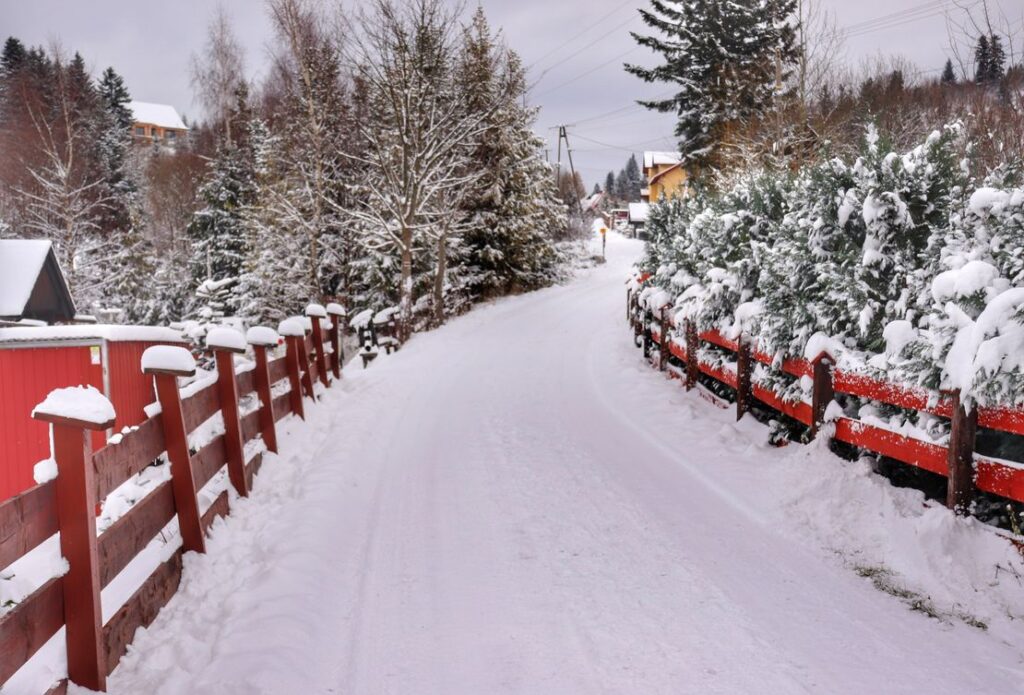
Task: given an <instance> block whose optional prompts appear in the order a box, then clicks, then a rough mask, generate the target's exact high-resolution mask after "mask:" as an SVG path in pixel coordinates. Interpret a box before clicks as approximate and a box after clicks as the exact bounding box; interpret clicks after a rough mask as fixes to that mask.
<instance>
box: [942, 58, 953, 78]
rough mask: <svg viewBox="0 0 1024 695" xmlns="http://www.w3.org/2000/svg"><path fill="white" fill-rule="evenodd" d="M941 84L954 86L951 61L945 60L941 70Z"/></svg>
mask: <svg viewBox="0 0 1024 695" xmlns="http://www.w3.org/2000/svg"><path fill="white" fill-rule="evenodd" d="M942 83H943V84H956V73H955V72H953V61H952V60H951V59H949V58H947V59H946V65H945V67H944V68H942Z"/></svg>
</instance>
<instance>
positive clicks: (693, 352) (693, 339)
mask: <svg viewBox="0 0 1024 695" xmlns="http://www.w3.org/2000/svg"><path fill="white" fill-rule="evenodd" d="M683 325H684V326H685V329H684V330H685V331H686V390H687V391H689V390H690V389H692V388H693V387H694V386H696V385H697V377H698V376H699V374H700V365H699V363H698V362H697V324H695V323H694V322H693V321H692V320H691V319H686V321H685V322H684V324H683Z"/></svg>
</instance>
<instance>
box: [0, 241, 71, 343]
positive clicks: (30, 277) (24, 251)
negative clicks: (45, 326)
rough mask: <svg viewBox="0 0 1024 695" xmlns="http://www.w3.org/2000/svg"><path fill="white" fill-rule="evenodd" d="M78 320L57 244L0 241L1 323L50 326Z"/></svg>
mask: <svg viewBox="0 0 1024 695" xmlns="http://www.w3.org/2000/svg"><path fill="white" fill-rule="evenodd" d="M74 318H75V302H74V300H72V298H71V292H70V291H69V290H68V283H67V280H65V279H64V272H63V271H62V270H61V267H60V263H58V262H57V255H56V254H55V253H54V252H53V244H51V243H50V242H49V241H39V240H29V239H0V322H18V321H24V320H25V319H30V320H35V321H45V322H47V323H57V322H69V321H73V320H74Z"/></svg>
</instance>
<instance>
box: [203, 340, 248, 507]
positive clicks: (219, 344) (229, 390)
mask: <svg viewBox="0 0 1024 695" xmlns="http://www.w3.org/2000/svg"><path fill="white" fill-rule="evenodd" d="M219 338H226V339H222V340H219ZM206 347H207V348H208V349H210V350H212V351H213V357H214V359H215V360H216V362H217V395H218V397H219V399H220V413H221V416H222V417H223V418H224V453H225V454H227V459H228V478H229V479H230V480H231V485H232V487H234V488H235V492H237V493H238V494H239V495H240V496H241V497H248V496H249V486H248V485H247V484H246V481H245V444H244V443H243V442H242V421H241V417H240V416H239V413H238V378H237V377H236V376H235V355H236V354H242V353H244V352H245V339H244V338H243V337H242V336H241V334H239V333H238V331H236V330H234V329H232V328H220V329H217V331H216V332H213V331H211V332H210V333H209V334H208V335H207V336H206Z"/></svg>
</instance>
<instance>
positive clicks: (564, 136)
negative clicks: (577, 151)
mask: <svg viewBox="0 0 1024 695" xmlns="http://www.w3.org/2000/svg"><path fill="white" fill-rule="evenodd" d="M571 127H572V126H569V125H558V126H555V128H552V129H551V130H555V129H556V128H557V130H558V162H557V164H555V176H556V177H557V178H556V179H555V182H556V183H561V178H562V140H565V152H566V155H567V156H568V157H569V173H570V174H571V175H572V188H573V198H574V199H575V200H576V209H577V210H579V213H580V217H581V218H582V217H583V203H582V202H581V201H580V197H579V195H577V194H576V167H575V165H574V164H573V162H572V148H571V147H570V146H569V131H568V129H569V128H571Z"/></svg>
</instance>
